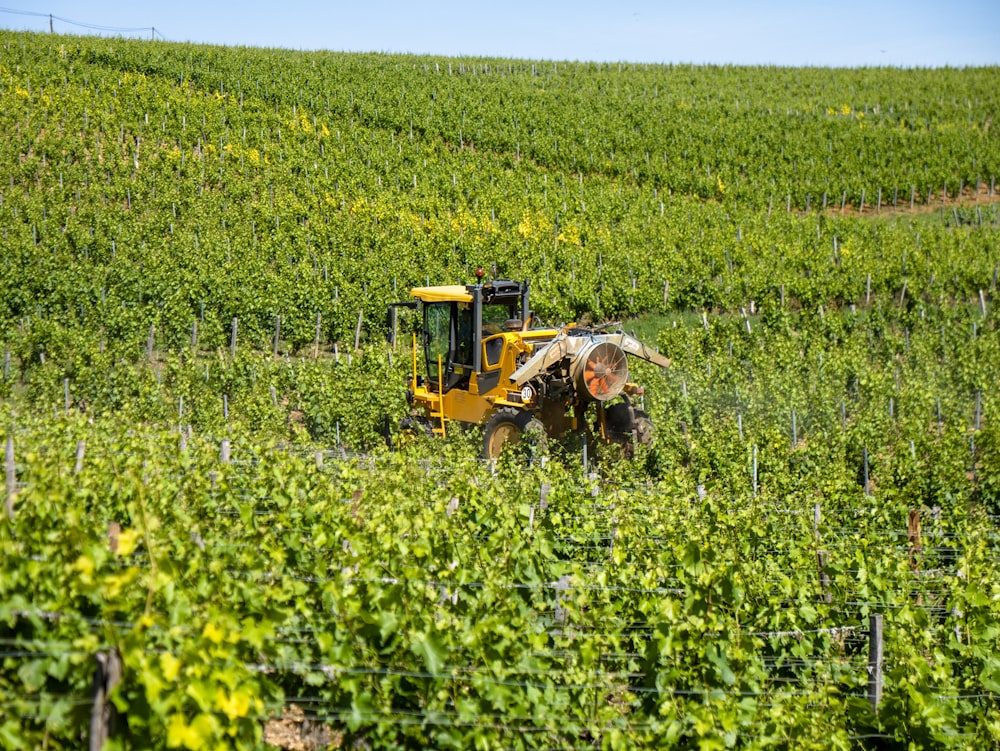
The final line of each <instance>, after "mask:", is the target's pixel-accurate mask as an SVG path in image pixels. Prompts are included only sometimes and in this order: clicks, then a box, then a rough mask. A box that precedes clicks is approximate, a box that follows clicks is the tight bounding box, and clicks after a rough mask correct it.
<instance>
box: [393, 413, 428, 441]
mask: <svg viewBox="0 0 1000 751" xmlns="http://www.w3.org/2000/svg"><path fill="white" fill-rule="evenodd" d="M424 437H426V438H433V437H434V426H433V425H432V424H431V421H430V420H429V419H428V418H426V417H424V416H423V415H407V416H406V417H404V418H403V419H402V420H400V421H399V438H398V439H397V441H396V443H397V447H398V448H402V447H403V446H408V445H411V444H413V443H416V442H417V441H418V440H419V439H421V438H424Z"/></svg>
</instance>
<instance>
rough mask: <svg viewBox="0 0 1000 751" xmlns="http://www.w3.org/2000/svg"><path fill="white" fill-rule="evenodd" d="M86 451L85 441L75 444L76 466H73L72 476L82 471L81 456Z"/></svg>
mask: <svg viewBox="0 0 1000 751" xmlns="http://www.w3.org/2000/svg"><path fill="white" fill-rule="evenodd" d="M86 450H87V442H86V441H77V442H76V464H74V465H73V474H74V475H78V474H80V473H81V472H82V471H83V455H84V452H86Z"/></svg>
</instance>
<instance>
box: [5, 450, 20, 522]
mask: <svg viewBox="0 0 1000 751" xmlns="http://www.w3.org/2000/svg"><path fill="white" fill-rule="evenodd" d="M4 466H5V467H6V477H7V500H6V503H5V505H6V508H7V518H8V519H13V518H14V499H15V497H16V496H17V469H16V468H15V466H14V436H10V435H9V436H7V445H6V447H5V450H4Z"/></svg>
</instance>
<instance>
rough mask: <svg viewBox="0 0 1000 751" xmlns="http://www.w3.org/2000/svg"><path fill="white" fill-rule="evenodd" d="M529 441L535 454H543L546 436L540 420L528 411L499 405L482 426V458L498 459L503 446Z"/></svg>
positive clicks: (546, 440)
mask: <svg viewBox="0 0 1000 751" xmlns="http://www.w3.org/2000/svg"><path fill="white" fill-rule="evenodd" d="M522 441H524V442H525V443H529V444H530V445H531V446H532V448H533V449H534V451H533V453H535V454H544V453H545V451H546V449H547V448H548V436H547V435H546V434H545V426H544V425H543V424H542V421H541V420H539V419H538V418H537V417H535V416H534V415H533V414H531V413H530V412H525V411H524V410H520V409H514V408H513V407H501V408H500V409H498V410H497V411H496V412H494V413H493V414H492V415H490V418H489V419H488V420H487V421H486V425H485V426H484V428H483V458H484V459H498V458H499V457H500V454H501V452H502V451H503V449H504V447H505V446H515V445H517V444H519V443H521V442H522Z"/></svg>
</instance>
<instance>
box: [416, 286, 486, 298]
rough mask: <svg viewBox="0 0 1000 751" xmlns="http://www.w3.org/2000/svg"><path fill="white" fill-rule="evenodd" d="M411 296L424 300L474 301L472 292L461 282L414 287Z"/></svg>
mask: <svg viewBox="0 0 1000 751" xmlns="http://www.w3.org/2000/svg"><path fill="white" fill-rule="evenodd" d="M410 296H411V297H416V298H418V299H419V300H422V301H423V302H472V293H471V292H469V290H467V289H466V288H465V287H464V286H463V285H461V284H446V285H444V286H442V287H414V288H413V289H411V290H410Z"/></svg>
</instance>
